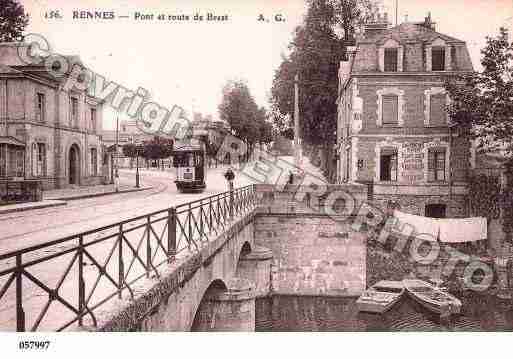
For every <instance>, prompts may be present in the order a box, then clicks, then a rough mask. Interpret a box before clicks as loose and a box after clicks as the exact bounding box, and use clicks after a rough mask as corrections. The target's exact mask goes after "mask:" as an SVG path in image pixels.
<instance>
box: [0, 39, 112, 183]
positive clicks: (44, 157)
mask: <svg viewBox="0 0 513 359" xmlns="http://www.w3.org/2000/svg"><path fill="white" fill-rule="evenodd" d="M27 46H28V44H26V43H0V118H1V121H0V127H1V131H2V132H1V135H2V137H4V138H8V139H11V141H16V143H19V144H20V147H19V148H24V151H21V150H19V151H16V153H14V152H13V153H9V152H8V151H5V150H3V151H2V149H1V148H0V153H1V155H0V180H8V179H9V178H11V177H22V178H26V179H39V180H41V182H42V184H43V187H44V189H52V188H66V187H74V186H86V185H96V184H102V183H104V182H105V176H104V175H103V174H102V163H103V154H102V139H101V129H102V120H103V119H102V112H103V111H102V108H103V103H102V101H101V100H100V99H98V98H95V97H92V96H90V95H89V94H88V93H87V92H86V91H84V90H81V91H78V90H75V89H71V90H66V89H65V87H64V83H65V81H66V80H67V76H69V73H66V75H65V76H63V77H62V78H57V77H54V76H53V75H52V74H51V73H50V72H48V71H47V69H46V68H45V66H44V64H43V63H42V64H39V65H32V64H27V63H25V62H23V61H22V59H21V57H20V55H19V54H20V53H28V51H29V50H28V49H27ZM65 58H66V60H67V61H68V62H69V68H70V69H71V68H72V65H74V64H76V63H77V64H81V61H80V59H79V58H78V57H76V56H66V57H65ZM21 146H23V147H21Z"/></svg>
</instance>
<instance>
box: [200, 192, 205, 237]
mask: <svg viewBox="0 0 513 359" xmlns="http://www.w3.org/2000/svg"><path fill="white" fill-rule="evenodd" d="M203 212H204V211H203V200H201V201H200V210H199V215H200V242H201V237H202V236H203V235H205V233H204V232H205V231H204V229H203ZM205 237H206V235H205Z"/></svg>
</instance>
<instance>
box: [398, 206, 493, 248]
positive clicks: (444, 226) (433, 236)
mask: <svg viewBox="0 0 513 359" xmlns="http://www.w3.org/2000/svg"><path fill="white" fill-rule="evenodd" d="M394 217H395V218H397V219H398V220H399V222H400V223H401V225H404V224H408V225H410V226H411V227H412V228H413V230H414V232H413V235H414V236H417V237H419V236H422V237H421V238H422V239H424V240H432V241H436V240H437V239H440V241H441V242H445V243H464V242H475V241H479V240H483V239H486V237H487V233H488V231H487V222H486V218H484V217H470V218H429V217H423V216H417V215H413V214H408V213H403V212H401V211H398V210H395V211H394Z"/></svg>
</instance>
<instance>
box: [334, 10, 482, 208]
mask: <svg viewBox="0 0 513 359" xmlns="http://www.w3.org/2000/svg"><path fill="white" fill-rule="evenodd" d="M348 50H349V51H348V57H347V59H346V60H347V61H342V62H341V63H340V70H339V97H338V102H337V103H338V126H337V152H338V163H337V173H338V176H337V181H338V182H339V183H344V182H360V183H366V184H368V185H369V188H371V189H372V196H373V200H374V201H375V203H376V204H378V205H380V206H384V205H385V204H386V203H387V202H388V201H389V200H392V201H395V202H397V203H399V204H400V206H401V209H402V210H403V211H405V212H407V213H412V214H417V215H423V216H429V217H464V216H467V215H468V214H467V208H466V194H467V182H466V181H467V176H468V174H469V170H470V163H471V157H472V153H471V152H472V151H471V145H470V140H469V139H467V138H463V137H462V136H460V135H459V134H458V132H457V130H456V129H453V128H451V127H450V126H449V124H450V121H449V117H448V115H447V114H446V112H445V106H446V105H447V104H448V103H449V101H450V99H449V97H448V95H447V94H446V91H445V89H444V80H445V78H447V77H449V78H450V77H454V76H457V75H460V74H463V73H467V72H471V71H473V67H472V63H471V60H470V56H469V53H468V50H467V47H466V44H465V42H464V41H461V40H458V39H455V38H453V37H451V36H448V35H444V34H441V33H438V32H436V28H435V24H434V23H433V22H432V21H431V17H430V16H428V17H426V18H425V20H424V22H422V23H409V22H406V23H402V24H400V25H398V26H395V27H392V28H390V27H389V24H388V20H387V17H386V15H385V16H384V17H381V16H378V18H377V19H374V20H373V21H372V22H370V23H367V24H366V25H365V26H364V31H363V33H362V34H358V36H357V38H356V43H355V46H352V47H350V48H349V49H348Z"/></svg>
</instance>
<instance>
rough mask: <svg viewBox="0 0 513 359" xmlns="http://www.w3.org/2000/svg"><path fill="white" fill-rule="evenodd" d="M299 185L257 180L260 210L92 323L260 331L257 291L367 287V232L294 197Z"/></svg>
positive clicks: (342, 291) (357, 191)
mask: <svg viewBox="0 0 513 359" xmlns="http://www.w3.org/2000/svg"><path fill="white" fill-rule="evenodd" d="M335 187H336V186H334V187H333V188H331V191H335V190H337V188H338V187H337V188H335ZM345 190H347V188H345ZM295 191H297V188H296V189H294V190H287V189H285V190H283V191H276V190H275V188H274V187H273V186H266V185H257V194H258V197H259V198H260V201H259V205H258V206H257V207H256V208H255V209H254V210H252V211H250V212H248V213H247V214H246V215H244V216H243V217H242V218H237V219H236V220H233V221H232V222H231V223H230V225H229V226H228V227H227V228H226V230H225V231H224V232H223V233H220V234H219V235H218V236H217V237H216V238H212V239H211V240H209V241H208V242H207V243H205V244H204V245H203V246H202V247H201V248H200V249H199V250H198V251H197V252H196V253H193V254H188V255H187V256H185V257H183V258H177V259H176V260H175V261H173V262H171V263H170V264H168V265H167V266H164V267H165V268H163V269H162V270H160V278H158V279H157V278H150V279H144V280H142V281H141V283H140V284H138V286H137V287H135V290H134V294H135V296H134V299H133V300H130V301H128V300H127V301H121V302H120V303H119V305H116V309H115V310H109V311H106V312H102V313H98V314H97V319H98V326H97V327H95V328H92V327H91V330H100V331H139V330H140V331H253V330H254V329H255V298H257V297H260V296H267V295H270V294H294V295H350V296H354V295H359V294H360V292H361V291H362V290H363V289H364V288H365V244H364V240H363V238H362V237H361V236H360V235H359V234H358V233H356V232H351V230H350V224H349V223H348V222H347V221H334V220H333V219H329V218H327V215H326V214H320V213H313V212H312V210H311V209H309V206H307V205H305V204H303V203H302V202H298V201H295V200H293V197H294V193H295ZM352 192H354V193H353V195H354V196H355V198H356V201H357V202H361V201H363V200H364V199H365V198H366V189H365V188H360V187H358V188H354V189H352ZM301 197H303V196H301ZM310 199H311V198H310V197H309V198H308V200H310Z"/></svg>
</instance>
